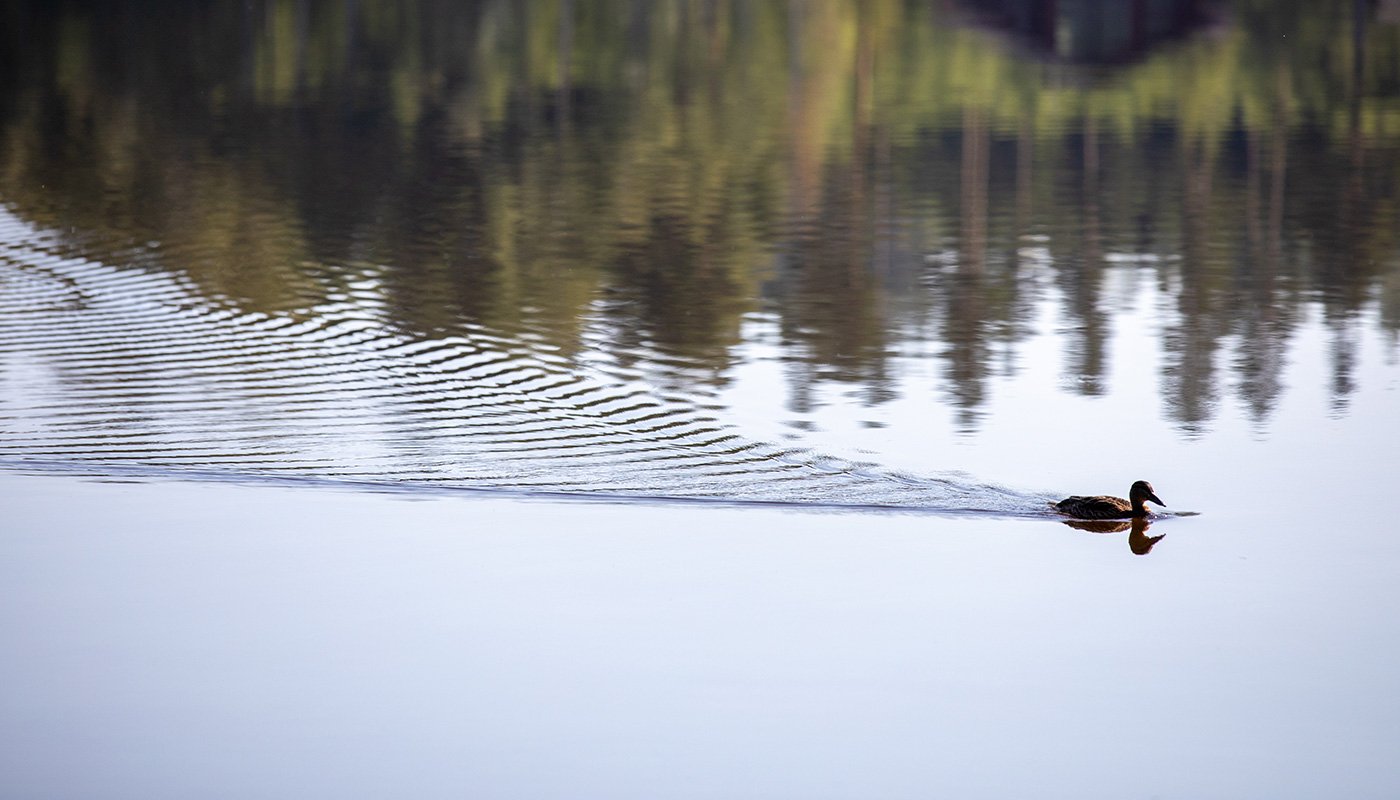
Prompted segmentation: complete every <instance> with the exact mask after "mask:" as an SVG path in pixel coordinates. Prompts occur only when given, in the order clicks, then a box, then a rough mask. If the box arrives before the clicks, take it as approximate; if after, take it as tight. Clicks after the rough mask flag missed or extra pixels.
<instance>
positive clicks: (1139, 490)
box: [1055, 481, 1166, 519]
mask: <svg viewBox="0 0 1400 800" xmlns="http://www.w3.org/2000/svg"><path fill="white" fill-rule="evenodd" d="M1148 500H1151V501H1152V502H1154V503H1156V504H1157V505H1159V506H1165V505H1166V503H1163V502H1162V499H1161V498H1160V497H1158V496H1157V494H1156V493H1155V492H1153V491H1152V484H1150V483H1148V482H1147V481H1138V482H1137V483H1134V484H1133V488H1132V489H1131V490H1129V492H1128V499H1127V500H1124V499H1123V498H1121V497H1109V496H1107V495H1096V496H1094V497H1080V496H1079V495H1075V496H1074V497H1066V498H1065V499H1063V500H1061V501H1060V502H1058V503H1056V504H1055V509H1056V510H1057V511H1059V512H1060V513H1061V514H1068V515H1070V516H1071V517H1077V518H1079V519H1127V518H1129V517H1145V516H1147V505H1146V503H1147V501H1148Z"/></svg>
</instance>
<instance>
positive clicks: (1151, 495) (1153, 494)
mask: <svg viewBox="0 0 1400 800" xmlns="http://www.w3.org/2000/svg"><path fill="white" fill-rule="evenodd" d="M1147 499H1148V500H1151V501H1152V502H1154V503H1156V504H1157V505H1159V506H1161V507H1163V508H1166V507H1167V504H1166V503H1163V502H1162V498H1160V497H1158V496H1157V493H1156V492H1148V493H1147Z"/></svg>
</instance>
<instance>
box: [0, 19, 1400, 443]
mask: <svg viewBox="0 0 1400 800" xmlns="http://www.w3.org/2000/svg"><path fill="white" fill-rule="evenodd" d="M993 5H994V6H995V7H996V8H995V10H996V11H997V12H998V14H1000V16H999V17H996V18H995V19H992V22H991V24H993V25H997V26H1003V27H1004V28H1005V29H1009V30H1013V31H1021V32H1022V33H1025V34H1026V35H1028V36H1031V37H1032V39H1033V40H1035V41H1041V40H1040V39H1038V38H1036V37H1041V36H1042V34H1044V33H1045V31H1047V30H1050V28H1047V27H1046V26H1047V24H1048V23H1047V21H1046V19H1043V18H1041V17H1039V16H1037V14H1040V13H1041V11H1043V8H1042V9H1041V11H1037V6H1036V4H1027V3H1019V2H1006V3H999V4H993ZM1092 5H1093V4H1088V5H1086V6H1084V7H1085V8H1088V7H1089V6H1092ZM1167 5H1168V6H1171V7H1172V8H1175V9H1177V11H1178V12H1180V13H1176V12H1173V13H1174V14H1175V16H1172V15H1168V16H1169V17H1170V18H1167V17H1162V18H1161V19H1155V18H1154V19H1152V20H1145V21H1143V24H1142V25H1128V26H1126V27H1125V26H1121V25H1120V26H1117V27H1112V28H1111V29H1110V28H1105V29H1104V31H1103V33H1104V35H1105V36H1106V37H1107V38H1104V39H1103V40H1102V41H1097V40H1094V41H1090V40H1082V41H1081V42H1080V43H1081V44H1084V45H1085V46H1086V47H1088V46H1092V47H1091V49H1092V52H1090V51H1088V50H1086V51H1084V52H1083V53H1079V52H1078V51H1075V52H1069V51H1060V50H1058V49H1057V50H1056V52H1055V54H1054V55H1055V59H1056V60H1057V61H1058V62H1059V63H1055V64H1053V65H1048V64H1047V63H1046V61H1045V60H1044V59H1043V54H1042V56H1027V55H1025V54H1024V53H1023V51H1022V50H1021V48H1020V47H1019V46H1016V45H1007V44H1006V42H1005V41H1004V39H1003V37H1002V36H1001V35H1000V34H998V33H991V32H988V30H987V29H986V26H987V24H988V18H986V17H979V20H978V25H980V26H981V27H978V26H969V25H967V24H966V20H967V17H966V14H965V13H964V12H961V11H957V10H951V9H950V8H949V7H945V6H943V5H941V4H933V5H932V6H931V7H930V6H929V5H928V4H918V3H904V2H896V0H875V1H874V2H855V0H824V1H823V2H817V3H804V4H753V3H747V2H738V1H737V0H735V1H734V2H723V1H719V0H717V1H716V2H706V3H699V4H694V3H685V2H680V1H679V0H676V1H675V2H660V3H650V4H643V3H632V2H622V1H621V0H602V1H600V2H590V3H574V2H568V1H566V0H553V1H543V2H531V3H514V2H496V1H493V0H478V2H470V3H455V2H446V0H421V1H420V2H415V3H408V4H402V3H388V2H378V1H377V0H361V2H358V3H355V4H348V5H347V4H339V3H322V2H314V1H313V0H265V1H264V2H254V3H248V4H214V5H205V4H195V5H190V4H183V3H170V4H160V3H157V4H137V5H122V6H115V7H114V6H108V5H105V4H85V3H71V4H59V5H56V6H55V5H50V4H39V3H32V4H23V3H20V4H7V5H6V6H5V8H4V9H3V10H0V23H3V25H0V28H2V29H3V32H0V37H3V47H0V59H3V61H2V62H0V170H3V184H0V186H3V193H4V201H5V202H7V203H9V204H11V205H12V206H13V207H15V208H16V209H18V210H19V211H20V212H21V213H23V214H24V215H26V216H28V217H30V218H32V219H34V220H35V221H36V222H38V223H40V224H44V225H47V226H51V227H53V228H57V229H62V230H69V231H72V238H71V241H70V242H69V246H70V247H72V248H74V249H75V250H77V251H79V252H83V253H86V254H90V255H95V256H96V257H100V258H107V259H116V260H122V261H126V262H129V261H132V260H135V261H138V262H140V263H142V264H145V265H149V266H152V267H161V268H166V269H172V270H178V271H180V272H182V273H184V274H186V275H188V276H189V278H190V279H191V280H192V281H194V282H195V283H196V284H198V285H199V286H200V287H201V288H202V290H203V291H204V292H205V293H206V294H207V295H208V296H210V297H211V298H213V299H215V300H218V301H221V302H229V303H235V304H238V305H240V306H243V307H246V308H248V309H251V310H262V311H268V312H282V313H298V312H303V311H306V310H307V309H310V308H313V307H314V306H316V305H317V304H319V303H324V302H334V301H336V299H337V298H343V297H346V296H351V297H356V296H358V295H357V294H356V292H362V291H363V290H361V289H356V288H355V287H357V286H361V285H362V284H364V282H365V281H370V282H371V283H372V284H373V285H374V286H375V287H377V288H376V290H375V291H377V292H380V293H382V297H379V298H377V301H379V302H382V305H383V308H384V309H385V313H386V314H387V315H388V318H389V322H390V324H392V325H395V326H397V327H399V328H401V329H403V330H405V331H408V332H411V333H414V334H416V335H420V336H439V335H444V334H446V333H450V332H451V331H452V330H454V329H455V328H458V327H460V326H463V325H484V326H487V327H488V328H490V329H492V330H495V331H499V332H503V333H506V334H511V333H519V332H525V331H529V332H531V333H532V334H533V335H536V336H540V337H543V338H544V339H545V340H546V341H547V342H548V343H549V344H550V345H551V346H552V347H554V348H555V349H557V350H558V351H560V352H562V353H565V354H573V353H578V352H581V351H582V350H584V349H585V348H603V349H604V350H606V351H607V353H608V355H609V356H611V357H612V358H614V359H616V360H617V361H618V362H621V363H629V362H635V361H643V360H645V361H647V362H648V363H649V364H676V365H680V372H676V373H675V374H671V373H669V372H667V370H665V369H661V370H660V371H661V372H662V373H663V375H662V379H663V380H675V381H677V382H684V381H688V380H695V379H697V377H696V376H708V377H703V378H701V379H706V380H718V378H717V377H715V376H720V375H722V374H723V372H724V370H725V369H726V368H727V367H728V366H729V365H730V363H731V361H732V359H733V358H734V355H733V353H734V350H735V346H736V345H737V344H738V343H739V342H740V341H741V339H742V335H741V326H742V324H743V320H744V319H745V316H746V315H748V314H751V313H754V312H757V311H766V312H768V313H769V314H771V315H773V316H774V318H775V319H776V320H777V321H778V325H779V328H780V331H781V336H782V346H783V348H784V358H785V359H786V361H787V362H788V363H789V364H790V365H791V369H790V370H789V373H788V374H789V375H790V380H791V381H792V386H791V392H792V397H793V403H794V404H795V405H798V406H800V405H801V404H802V403H803V402H806V401H804V400H803V398H812V397H815V396H816V392H815V391H814V388H815V387H817V386H818V385H820V384H822V383H824V382H827V381H842V382H852V383H857V384H859V385H860V386H862V387H863V391H862V392H861V398H862V401H863V402H866V403H870V404H877V403H880V402H884V401H885V400H887V399H889V398H890V397H892V396H893V393H894V391H895V389H894V387H895V386H896V382H895V381H894V379H893V377H892V370H893V368H892V365H891V358H892V354H893V353H894V352H895V351H897V350H899V348H900V346H901V344H902V343H903V342H905V341H909V340H919V339H932V340H933V341H934V342H935V343H936V344H937V345H939V346H938V347H936V348H932V350H935V351H936V353H937V354H936V355H935V356H934V357H937V358H940V359H942V364H943V369H942V375H943V378H944V384H945V386H946V396H947V397H948V398H949V402H950V403H951V404H952V405H953V406H955V407H956V409H957V410H958V411H959V413H960V414H961V416H960V420H961V424H962V425H963V426H964V427H965V428H966V429H969V430H971V429H973V428H975V426H976V424H977V419H978V416H977V414H978V410H979V409H980V408H981V407H982V406H983V405H984V404H985V403H986V400H987V388H986V386H987V382H988V380H989V378H990V377H991V376H993V375H995V374H997V372H998V370H1006V369H1014V362H1015V359H1014V353H1015V349H1016V345H1017V343H1018V342H1020V341H1021V340H1023V339H1024V338H1025V337H1026V335H1027V325H1028V322H1027V320H1028V319H1029V318H1030V316H1031V314H1032V313H1033V310H1034V308H1035V307H1036V305H1037V304H1038V303H1042V302H1049V301H1051V300H1053V302H1056V303H1059V304H1060V305H1059V308H1058V313H1057V316H1058V319H1059V320H1060V325H1061V326H1063V328H1064V330H1065V331H1066V332H1067V337H1066V338H1065V340H1064V341H1065V344H1064V346H1065V348H1066V350H1067V353H1066V355H1067V358H1066V367H1065V370H1066V373H1065V375H1064V378H1065V383H1066V385H1067V387H1069V389H1070V390H1071V391H1074V392H1078V393H1083V394H1087V395H1095V394H1101V393H1104V392H1106V391H1108V390H1109V388H1110V387H1109V386H1108V385H1107V381H1108V380H1109V377H1110V375H1111V374H1112V371H1111V366H1112V365H1111V364H1110V363H1109V358H1110V352H1111V348H1110V346H1109V345H1110V341H1111V336H1112V330H1113V322H1114V319H1115V315H1116V314H1117V313H1118V312H1119V310H1120V309H1119V307H1120V306H1122V305H1124V304H1125V303H1127V302H1130V298H1131V292H1132V288H1131V287H1132V286H1134V285H1140V284H1141V283H1142V282H1147V281H1150V282H1152V283H1153V284H1154V285H1155V286H1157V287H1158V288H1159V289H1160V290H1162V291H1163V292H1165V293H1166V295H1167V296H1168V297H1169V298H1170V302H1171V304H1172V306H1173V308H1172V311H1173V314H1172V315H1171V317H1170V319H1169V321H1168V323H1167V325H1166V328H1165V330H1164V331H1163V332H1162V334H1161V343H1160V347H1161V349H1162V351H1163V353H1164V356H1165V358H1164V367H1163V370H1162V374H1161V376H1160V381H1161V387H1160V388H1161V391H1160V394H1161V396H1162V397H1163V399H1164V402H1165V404H1166V406H1167V410H1168V414H1169V416H1170V417H1171V418H1172V419H1174V420H1175V421H1177V422H1178V423H1179V424H1180V425H1181V426H1182V427H1183V428H1184V429H1186V430H1200V429H1202V428H1203V427H1204V426H1206V425H1207V424H1208V423H1209V421H1210V420H1211V419H1212V417H1213V415H1214V413H1215V408H1216V405H1217V404H1218V403H1219V402H1220V400H1221V398H1222V397H1225V396H1226V395H1228V394H1231V393H1233V394H1236V395H1237V396H1238V398H1239V399H1240V400H1241V401H1242V402H1243V403H1244V404H1245V406H1246V407H1247V408H1248V410H1249V413H1250V414H1251V416H1252V417H1253V418H1254V419H1255V420H1256V421H1259V422H1263V421H1264V420H1266V419H1267V418H1268V416H1269V414H1270V413H1271V411H1272V409H1273V408H1274V407H1275V406H1276V405H1277V402H1278V397H1279V394H1280V392H1281V391H1282V379H1281V373H1282V370H1283V366H1284V364H1285V354H1286V352H1287V345H1288V342H1289V340H1290V338H1291V337H1292V336H1293V335H1294V332H1295V331H1296V329H1297V327H1298V325H1299V319H1300V317H1301V315H1302V312H1301V310H1300V309H1301V308H1302V306H1303V304H1304V303H1320V304H1321V307H1322V309H1323V312H1324V316H1325V319H1326V321H1327V325H1328V329H1329V330H1331V331H1332V332H1333V333H1332V336H1333V338H1332V342H1331V344H1330V351H1331V354H1332V363H1333V370H1332V376H1333V377H1332V385H1331V386H1330V387H1329V388H1330V391H1331V392H1332V394H1333V397H1334V398H1335V403H1336V405H1337V407H1338V408H1339V409H1341V408H1343V407H1344V405H1345V402H1346V398H1347V397H1348V395H1349V394H1350V393H1351V392H1353V391H1354V389H1355V382H1356V378H1355V375H1354V374H1353V370H1352V364H1353V363H1354V361H1355V349H1356V346H1357V345H1356V341H1357V328H1358V326H1359V325H1361V324H1363V322H1362V320H1364V319H1368V318H1369V314H1368V313H1367V312H1368V309H1369V308H1370V307H1371V306H1372V304H1376V305H1377V306H1378V311H1379V313H1378V314H1377V315H1376V317H1377V318H1378V319H1379V320H1380V323H1379V324H1381V325H1383V326H1385V327H1386V328H1387V329H1388V330H1391V331H1396V332H1400V275H1398V273H1400V257H1397V240H1396V234H1397V222H1396V220H1397V219H1400V209H1397V205H1396V204H1397V193H1396V192H1395V187H1396V186H1397V185H1400V180H1397V179H1398V178H1400V174H1397V173H1400V146H1397V141H1398V140H1397V131H1396V130H1395V122H1394V120H1395V116H1394V110H1393V109H1394V107H1395V103H1396V98H1397V96H1398V95H1400V71H1398V70H1400V67H1397V64H1400V31H1397V27H1396V26H1395V25H1394V24H1381V23H1379V22H1378V21H1377V20H1376V18H1375V10H1374V9H1373V7H1372V6H1371V5H1369V4H1365V3H1359V4H1355V5H1354V7H1353V13H1352V14H1351V15H1350V16H1347V15H1337V14H1334V13H1332V11H1331V10H1330V9H1328V8H1326V7H1325V5H1326V4H1305V3H1288V2H1274V3H1271V2H1264V1H1263V0H1239V1H1238V2H1235V3H1232V4H1228V5H1224V6H1221V7H1220V8H1219V10H1218V12H1217V13H1216V15H1215V19H1214V21H1213V23H1212V27H1210V28H1209V34H1210V35H1208V36H1197V37H1195V38H1190V33H1191V32H1192V31H1193V30H1197V29H1196V28H1195V27H1193V26H1195V25H1196V24H1198V23H1199V22H1200V21H1201V19H1202V18H1203V16H1202V14H1201V13H1200V8H1199V6H1200V4H1197V3H1181V4H1175V5H1172V4H1167ZM983 7H984V8H985V7H986V5H985V4H984V5H983ZM1154 7H1155V6H1154ZM1164 7H1165V6H1164ZM1122 8H1128V7H1127V6H1123V7H1122ZM1132 8H1134V9H1136V8H1138V6H1132ZM1067 9H1069V10H1067ZM1183 9H1184V10H1183ZM1072 10H1073V9H1071V7H1070V6H1065V7H1064V8H1060V9H1059V10H1058V11H1057V13H1071V11H1072ZM1139 10H1140V9H1139ZM1124 13H1127V12H1124ZM1148 23H1150V24H1148ZM1076 24H1078V23H1076ZM1115 31H1116V33H1115ZM1144 31H1146V32H1148V33H1149V34H1150V35H1148V36H1145V37H1144V36H1142V35H1140V34H1142V33H1143V32H1144ZM1129 33H1132V34H1133V35H1132V36H1128V35H1127V34H1129ZM1109 34H1113V35H1112V36H1109ZM1118 34H1123V35H1121V36H1120V35H1118ZM1181 37H1186V38H1181ZM1168 39H1177V41H1175V42H1174V43H1172V44H1171V45H1170V46H1166V47H1160V48H1157V47H1154V45H1155V44H1156V42H1158V41H1162V40H1168ZM1042 43H1043V44H1044V42H1042ZM1059 44H1060V43H1057V42H1055V41H1050V42H1049V43H1048V45H1050V46H1054V47H1055V48H1058V45H1059ZM1125 48H1126V49H1125ZM1096 54H1102V55H1103V57H1100V56H1099V55H1096ZM1076 61H1098V62H1105V61H1107V62H1113V63H1116V64H1119V66H1117V67H1115V68H1113V69H1112V70H1108V69H1105V68H1103V67H1101V66H1095V67H1083V68H1080V67H1077V66H1076V65H1075V64H1073V63H1069V64H1066V63H1064V62H1076ZM1028 242H1034V243H1035V247H1037V248H1041V249H1043V250H1044V251H1045V253H1046V255H1047V256H1048V258H1049V264H1050V267H1051V270H1052V272H1051V274H1050V280H1049V282H1048V283H1039V282H1037V281H1036V280H1032V279H1031V277H1030V276H1029V275H1028V270H1027V269H1026V268H1025V266H1024V263H1023V253H1024V252H1026V248H1027V247H1028V244H1027V243H1028ZM1042 243H1043V248H1042ZM1124 286H1127V287H1129V288H1124ZM1047 287H1049V288H1048V290H1052V292H1053V294H1051V295H1048V296H1047V294H1046V291H1047ZM600 320H601V326H602V327H601V329H602V330H605V331H607V334H606V335H605V336H603V337H602V339H601V340H600V339H599V338H598V334H597V330H590V326H595V324H596V323H599V322H600ZM590 337H592V338H590Z"/></svg>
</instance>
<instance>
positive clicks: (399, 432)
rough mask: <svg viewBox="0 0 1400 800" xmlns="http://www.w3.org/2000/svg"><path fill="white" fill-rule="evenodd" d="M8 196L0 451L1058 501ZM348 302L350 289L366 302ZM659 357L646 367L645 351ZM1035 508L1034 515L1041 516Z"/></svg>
mask: <svg viewBox="0 0 1400 800" xmlns="http://www.w3.org/2000/svg"><path fill="white" fill-rule="evenodd" d="M59 240H60V237H57V236H56V235H55V234H53V233H52V232H48V231H43V230H39V229H36V228H34V227H32V226H30V225H28V224H27V223H25V222H24V221H23V220H21V219H19V218H18V217H16V216H15V215H14V214H13V213H12V212H10V211H9V210H6V209H3V208H0V382H3V385H4V387H5V391H4V393H3V395H0V460H5V461H8V462H11V463H14V462H20V463H27V464H35V465H38V464H50V465H52V464H60V465H67V466H68V467H72V468H82V469H97V470H101V469H112V470H117V469H123V470H129V469H133V468H140V469H143V470H156V471H166V472H168V473H170V474H175V475H199V474H204V473H205V472H208V471H211V470H213V471H215V472H217V473H218V474H221V475H228V474H233V475H242V476H245V477H249V478H252V477H256V476H268V477H271V476H276V477H278V478H279V479H288V478H289V477H290V478H296V479H301V480H311V481H316V480H326V481H354V482H367V483H370V484H375V485H380V484H392V485H395V486H399V487H412V486H420V487H427V488H432V489H434V490H444V489H462V490H492V491H507V492H522V493H531V494H534V495H538V494H539V493H565V494H568V495H570V496H580V495H583V496H590V497H611V498H634V499H642V500H646V499H650V500H665V499H675V500H685V499H690V500H695V501H700V500H705V501H716V500H717V501H723V502H762V503H779V504H788V503H804V504H819V505H824V506H830V507H862V508H864V507H895V508H905V509H921V510H933V511H942V512H989V513H997V514H1009V515H1021V514H1026V515H1032V516H1035V515H1039V514H1040V513H1041V512H1040V510H1039V509H1040V505H1041V504H1040V502H1039V498H1034V497H1029V496H1026V495H1022V494H1018V493H1015V492H1010V491H1006V490H1003V489H1000V488H997V487H991V486H983V485H977V484H973V483H969V482H960V481H954V480H949V479H944V478H919V477H916V476H908V475H899V474H895V473H890V472H887V471H884V470H882V469H881V468H880V467H879V466H878V465H873V464H863V463H859V462H852V461H847V460H843V459H839V458H833V457H831V456H827V455H823V454H818V453H812V452H808V451H799V450H793V449H790V448H784V447H782V446H777V445H772V444H767V443H763V442H755V441H750V440H747V439H745V438H743V437H742V436H740V435H739V434H738V433H737V432H736V431H735V430H734V429H733V427H732V426H730V425H728V424H726V423H725V422H724V421H723V419H722V418H720V416H719V415H717V414H716V413H715V412H714V409H712V408H710V407H708V406H705V405H703V402H705V401H704V399H703V398H690V397H687V396H685V395H683V394H679V393H677V392H674V391H668V392H667V393H666V394H664V395H663V394H661V393H659V392H658V391H657V390H656V389H655V388H654V387H653V386H652V385H650V384H649V383H648V382H646V381H645V380H643V373H642V372H641V370H642V369H644V368H646V369H657V368H659V369H661V370H663V371H665V370H672V369H677V368H679V366H680V365H678V364H669V363H666V362H665V361H664V359H662V358H659V356H658V357H656V358H652V356H657V354H650V355H648V356H647V357H645V358H641V359H640V361H641V363H643V364H645V365H647V366H646V367H638V368H635V369H629V368H624V367H620V366H618V365H616V364H608V365H606V366H601V365H600V366H598V367H589V366H584V365H583V364H581V363H580V362H579V361H577V360H573V359H570V358H567V357H565V356H562V355H560V354H559V353H558V352H557V351H556V350H555V349H554V348H553V347H552V346H551V345H550V344H548V343H547V342H544V341H542V340H540V339H539V337H532V336H530V335H528V333H522V334H521V335H520V336H514V337H512V336H503V335H501V334H500V332H496V331H489V330H485V329H481V328H475V327H473V328H467V329H466V332H465V333H457V334H454V335H452V336H450V337H443V338H440V339H427V338H412V337H409V336H407V335H405V334H403V333H401V332H399V331H397V330H396V329H394V328H393V327H392V326H390V325H387V324H384V323H382V322H380V321H379V320H378V319H376V313H377V312H376V309H379V308H381V307H383V305H384V302H383V298H382V297H381V296H379V294H378V291H379V287H378V284H377V282H374V281H368V280H367V281H360V282H356V283H354V284H353V286H352V287H351V291H350V292H348V293H346V294H344V295H342V296H341V298H340V299H338V300H335V301H333V302H330V303H327V304H326V305H324V306H320V307H316V308H313V309H311V310H310V311H309V312H307V311H303V312H299V313H298V315H297V316H296V317H292V316H279V315H275V314H266V313H261V312H244V311H241V310H239V309H237V308H235V307H230V306H228V305H225V304H220V303H215V302H212V301H210V300H208V299H207V298H204V297H202V296H201V295H200V294H199V293H198V292H197V291H196V290H195V289H194V288H193V287H192V286H190V285H189V284H188V282H187V281H185V280H183V279H182V278H181V277H180V276H178V275H174V274H170V273H166V272H163V271H159V270H150V269H145V268H138V267H118V266H113V265H109V264H102V263H97V262H94V261H91V260H88V259H84V258H76V257H73V256H71V255H67V256H65V255H61V254H60V252H59V251H58V250H56V249H55V247H54V245H55V243H56V242H58V241H59ZM347 298H348V299H347ZM648 358H650V359H651V360H650V361H648V360H647V359H648ZM1031 509H1034V510H1031Z"/></svg>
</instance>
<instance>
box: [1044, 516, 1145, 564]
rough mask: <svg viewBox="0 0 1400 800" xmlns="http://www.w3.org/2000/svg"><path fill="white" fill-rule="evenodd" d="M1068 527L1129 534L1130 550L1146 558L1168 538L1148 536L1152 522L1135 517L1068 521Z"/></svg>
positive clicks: (1066, 522)
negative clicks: (1156, 546) (1155, 546)
mask: <svg viewBox="0 0 1400 800" xmlns="http://www.w3.org/2000/svg"><path fill="white" fill-rule="evenodd" d="M1064 522H1065V524H1066V525H1068V526H1070V527H1071V528H1075V529H1078V530H1081V531H1088V532H1090V533H1122V532H1123V531H1129V533H1128V549H1129V550H1132V551H1133V555H1138V556H1145V555H1147V554H1148V553H1150V552H1152V547H1153V546H1154V545H1156V544H1157V543H1158V542H1160V541H1162V539H1163V538H1164V537H1165V536H1166V534H1165V533H1162V534H1158V535H1156V536H1148V535H1147V529H1148V528H1150V527H1152V522H1151V521H1149V520H1148V519H1147V517H1133V518H1132V519H1067V520H1065V521H1064Z"/></svg>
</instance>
